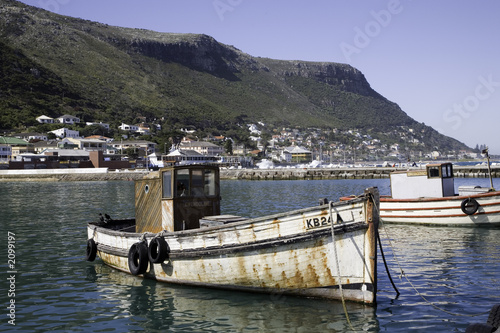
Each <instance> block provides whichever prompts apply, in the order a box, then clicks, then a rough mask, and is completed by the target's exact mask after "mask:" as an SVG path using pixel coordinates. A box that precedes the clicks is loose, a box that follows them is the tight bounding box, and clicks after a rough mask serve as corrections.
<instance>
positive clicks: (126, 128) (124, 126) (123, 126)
mask: <svg viewBox="0 0 500 333" xmlns="http://www.w3.org/2000/svg"><path fill="white" fill-rule="evenodd" d="M118 128H119V129H121V130H122V131H129V132H137V131H139V126H135V125H128V124H124V123H122V124H121V125H120V126H118Z"/></svg>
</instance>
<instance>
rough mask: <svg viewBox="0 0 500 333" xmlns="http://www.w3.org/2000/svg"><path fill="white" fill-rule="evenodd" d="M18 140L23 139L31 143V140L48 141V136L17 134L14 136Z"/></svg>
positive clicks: (41, 134) (42, 134)
mask: <svg viewBox="0 0 500 333" xmlns="http://www.w3.org/2000/svg"><path fill="white" fill-rule="evenodd" d="M13 136H14V137H16V138H19V139H23V140H24V141H27V142H30V141H31V140H42V141H47V140H48V138H47V134H44V133H17V134H14V135H13Z"/></svg>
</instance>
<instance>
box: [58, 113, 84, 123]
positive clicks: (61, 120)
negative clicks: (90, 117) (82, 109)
mask: <svg viewBox="0 0 500 333" xmlns="http://www.w3.org/2000/svg"><path fill="white" fill-rule="evenodd" d="M56 120H57V122H59V123H61V124H69V125H73V124H78V123H79V122H80V118H78V117H75V116H71V115H69V114H65V115H62V116H60V117H57V118H56Z"/></svg>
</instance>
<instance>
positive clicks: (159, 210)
mask: <svg viewBox="0 0 500 333" xmlns="http://www.w3.org/2000/svg"><path fill="white" fill-rule="evenodd" d="M234 195H238V193H234ZM378 197H379V195H378V191H377V189H376V188H373V189H367V190H366V191H365V193H364V194H362V195H360V196H359V197H357V198H356V199H354V200H352V201H350V202H348V203H347V202H337V203H326V202H323V203H320V205H318V206H314V207H310V208H304V209H299V210H294V211H290V212H286V213H279V214H275V215H271V216H265V217H258V218H252V219H248V218H243V217H239V216H233V215H220V214H221V212H220V199H221V198H220V191H219V169H218V168H217V167H216V166H212V165H184V166H179V165H177V166H170V167H166V168H162V169H160V170H159V171H156V172H151V173H149V174H148V175H147V176H145V177H144V179H141V180H138V181H136V185H135V208H136V209H135V210H136V216H135V219H127V220H113V219H112V218H110V217H109V216H106V217H103V216H102V215H101V218H100V220H99V221H96V222H91V223H89V224H88V226H87V231H88V241H87V255H86V256H87V260H89V261H92V260H94V259H95V258H96V255H97V256H99V257H100V258H101V259H102V261H103V262H104V263H105V264H107V265H109V266H111V267H113V268H116V269H118V270H121V271H123V272H126V273H130V274H133V275H140V276H143V277H145V278H151V279H155V280H158V281H162V282H168V283H176V284H183V285H192V286H202V287H212V288H220V289H229V290H240V291H250V292H262V293H272V294H279V295H281V294H284V295H297V296H306V297H318V298H327V299H344V300H349V301H356V302H362V303H367V304H372V303H375V300H376V292H377V285H376V284H377V269H376V267H377V248H376V246H377V228H378V209H379V208H378V206H379V200H378Z"/></svg>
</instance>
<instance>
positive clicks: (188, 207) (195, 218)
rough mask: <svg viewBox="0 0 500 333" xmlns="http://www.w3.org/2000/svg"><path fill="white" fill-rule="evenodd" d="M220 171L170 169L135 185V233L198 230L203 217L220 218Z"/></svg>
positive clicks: (204, 167)
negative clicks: (218, 216)
mask: <svg viewBox="0 0 500 333" xmlns="http://www.w3.org/2000/svg"><path fill="white" fill-rule="evenodd" d="M219 179H220V178H219V168H218V167H217V166H212V165H186V166H170V167H166V168H162V169H160V170H159V171H157V172H153V173H151V174H150V175H149V176H147V177H145V178H144V179H142V180H140V181H137V182H136V185H135V210H136V232H155V233H156V232H160V231H162V230H166V231H170V232H173V231H180V230H187V229H195V228H199V227H200V223H199V220H200V219H201V218H202V217H204V216H212V215H219V214H220V180H219Z"/></svg>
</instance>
